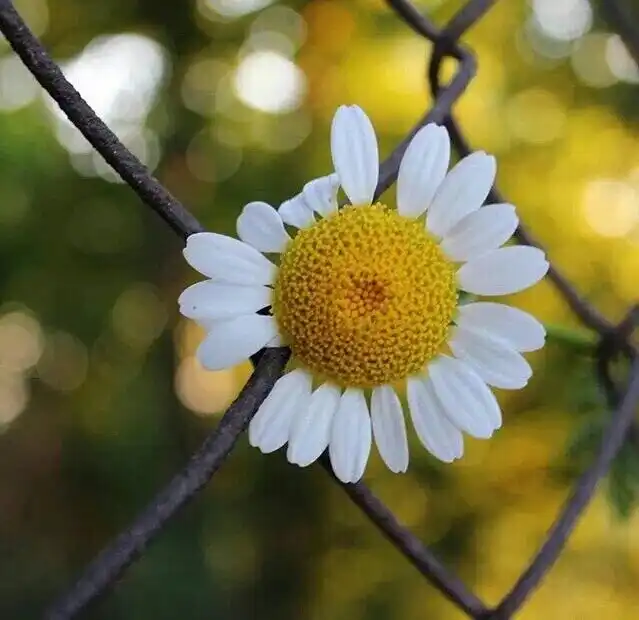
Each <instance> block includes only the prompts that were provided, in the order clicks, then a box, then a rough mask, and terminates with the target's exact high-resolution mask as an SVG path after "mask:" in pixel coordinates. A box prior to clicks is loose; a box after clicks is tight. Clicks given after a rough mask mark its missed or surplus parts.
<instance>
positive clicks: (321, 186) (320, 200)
mask: <svg viewBox="0 0 639 620" xmlns="http://www.w3.org/2000/svg"><path fill="white" fill-rule="evenodd" d="M338 189H339V177H338V176H337V174H335V173H332V174H329V175H327V176H325V177H320V178H318V179H313V180H312V181H309V182H308V183H307V184H306V185H304V189H303V190H302V199H303V200H304V203H305V204H306V206H307V207H308V208H309V209H311V211H314V212H315V213H319V215H321V216H322V217H327V216H328V215H330V214H331V213H333V212H335V211H337V190H338Z"/></svg>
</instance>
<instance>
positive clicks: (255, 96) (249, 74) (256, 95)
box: [233, 51, 306, 114]
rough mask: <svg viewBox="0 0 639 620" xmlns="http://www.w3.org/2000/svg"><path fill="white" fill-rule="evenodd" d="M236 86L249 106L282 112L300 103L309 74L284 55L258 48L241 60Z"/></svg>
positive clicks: (235, 81)
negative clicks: (306, 74)
mask: <svg viewBox="0 0 639 620" xmlns="http://www.w3.org/2000/svg"><path fill="white" fill-rule="evenodd" d="M233 86H234V89H235V92H236V94H237V96H238V97H239V98H240V100H241V101H243V102H244V103H245V104H246V105H248V106H250V107H252V108H255V109H256V110H260V111H262V112H268V113H271V114H281V113H284V112H290V111H291V110H294V109H296V108H297V107H298V106H299V105H300V103H301V101H302V99H303V97H304V95H305V94H306V76H305V75H304V73H303V71H302V70H301V69H300V68H299V67H298V66H297V65H296V64H295V63H294V62H292V61H291V60H289V59H288V58H286V57H284V56H282V55H281V54H278V53H276V52H273V51H258V52H254V53H252V54H249V55H248V56H246V57H245V58H244V59H243V60H242V61H241V62H240V65H239V67H238V68H237V71H236V73H235V79H234V83H233Z"/></svg>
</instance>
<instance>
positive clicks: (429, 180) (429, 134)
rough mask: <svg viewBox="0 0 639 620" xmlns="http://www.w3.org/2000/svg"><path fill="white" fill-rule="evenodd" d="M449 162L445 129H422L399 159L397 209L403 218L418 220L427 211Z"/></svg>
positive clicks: (432, 124) (434, 126)
mask: <svg viewBox="0 0 639 620" xmlns="http://www.w3.org/2000/svg"><path fill="white" fill-rule="evenodd" d="M449 162H450V138H449V136H448V132H447V131H446V128H444V127H440V126H439V125H436V124H434V123H429V124H428V125H426V126H425V127H422V128H421V129H420V130H419V131H418V132H417V133H416V134H415V136H414V138H413V139H412V140H411V142H410V144H409V145H408V148H407V149H406V152H405V153H404V157H403V158H402V161H401V164H400V167H399V173H398V178H397V209H398V211H399V213H400V214H401V215H403V216H405V217H419V216H420V215H421V214H422V213H423V212H424V211H426V210H427V209H428V207H429V206H430V203H431V202H432V200H433V197H434V195H435V193H436V192H437V189H438V188H439V186H440V185H441V183H442V181H443V179H444V177H445V176H446V171H447V170H448V164H449Z"/></svg>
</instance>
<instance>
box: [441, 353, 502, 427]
mask: <svg viewBox="0 0 639 620" xmlns="http://www.w3.org/2000/svg"><path fill="white" fill-rule="evenodd" d="M428 376H429V378H430V380H431V381H432V383H433V387H434V388H435V394H436V395H437V398H438V400H439V402H440V403H441V404H442V408H443V410H444V413H445V414H446V416H447V417H448V419H449V420H450V421H451V422H452V423H453V424H454V425H455V426H456V427H457V428H459V429H461V430H462V431H465V432H467V433H468V434H469V435H472V436H473V437H480V438H482V439H486V438H488V437H490V436H491V435H492V434H493V431H494V430H495V429H496V428H499V427H500V426H501V410H500V409H499V404H498V403H497V399H496V398H495V395H494V394H493V393H492V392H491V391H490V388H489V387H488V386H487V385H486V384H485V383H484V381H482V379H481V378H480V377H479V375H478V374H477V373H476V372H475V371H474V370H473V369H472V368H471V367H470V366H468V364H465V363H464V362H462V361H460V360H457V359H455V358H452V357H447V356H445V355H442V356H441V357H439V358H437V359H436V360H435V361H433V362H431V363H430V365H429V366H428Z"/></svg>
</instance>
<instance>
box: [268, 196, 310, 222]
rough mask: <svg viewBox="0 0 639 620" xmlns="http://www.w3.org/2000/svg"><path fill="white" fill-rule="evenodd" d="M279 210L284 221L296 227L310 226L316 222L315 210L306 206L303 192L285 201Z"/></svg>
mask: <svg viewBox="0 0 639 620" xmlns="http://www.w3.org/2000/svg"><path fill="white" fill-rule="evenodd" d="M277 212H278V213H279V214H280V217H281V218H282V221H283V222H284V223H286V224H288V225H289V226H295V228H308V227H309V226H312V225H313V224H314V223H315V218H314V217H313V212H312V211H311V210H310V209H309V208H308V207H307V206H306V203H305V202H304V200H303V199H302V194H298V195H297V196H294V197H293V198H291V199H290V200H287V201H286V202H283V203H282V204H281V205H280V208H279V209H278V210H277Z"/></svg>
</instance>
